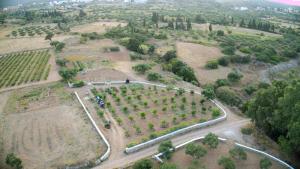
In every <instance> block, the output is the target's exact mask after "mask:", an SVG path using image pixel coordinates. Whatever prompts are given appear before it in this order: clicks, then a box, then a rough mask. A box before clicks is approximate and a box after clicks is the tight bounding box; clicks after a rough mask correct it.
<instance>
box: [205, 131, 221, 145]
mask: <svg viewBox="0 0 300 169" xmlns="http://www.w3.org/2000/svg"><path fill="white" fill-rule="evenodd" d="M203 144H205V145H208V146H209V147H210V148H217V147H218V145H219V139H218V136H217V135H215V134H213V133H209V134H207V135H206V136H205V137H204V139H203Z"/></svg>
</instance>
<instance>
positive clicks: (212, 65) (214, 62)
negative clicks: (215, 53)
mask: <svg viewBox="0 0 300 169" xmlns="http://www.w3.org/2000/svg"><path fill="white" fill-rule="evenodd" d="M218 65H219V63H218V61H217V60H212V61H208V62H207V63H206V65H205V68H207V69H218Z"/></svg>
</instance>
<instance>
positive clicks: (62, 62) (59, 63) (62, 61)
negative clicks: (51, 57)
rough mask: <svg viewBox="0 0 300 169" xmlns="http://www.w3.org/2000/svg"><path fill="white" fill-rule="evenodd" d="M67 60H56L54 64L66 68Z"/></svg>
mask: <svg viewBox="0 0 300 169" xmlns="http://www.w3.org/2000/svg"><path fill="white" fill-rule="evenodd" d="M66 63H67V60H66V59H56V64H57V65H59V66H62V67H63V66H66Z"/></svg>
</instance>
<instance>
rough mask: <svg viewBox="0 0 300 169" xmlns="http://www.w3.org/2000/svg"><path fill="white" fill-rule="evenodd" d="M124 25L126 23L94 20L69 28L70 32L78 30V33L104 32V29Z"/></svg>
mask: <svg viewBox="0 0 300 169" xmlns="http://www.w3.org/2000/svg"><path fill="white" fill-rule="evenodd" d="M119 25H120V26H126V25H127V23H123V22H94V23H89V24H84V25H79V26H75V27H73V28H71V32H79V33H92V32H97V33H104V32H105V31H106V29H108V28H112V27H117V26H119Z"/></svg>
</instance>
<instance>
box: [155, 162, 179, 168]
mask: <svg viewBox="0 0 300 169" xmlns="http://www.w3.org/2000/svg"><path fill="white" fill-rule="evenodd" d="M177 168H178V167H177V166H176V165H175V164H171V163H164V164H163V165H161V166H160V167H159V169H177Z"/></svg>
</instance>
